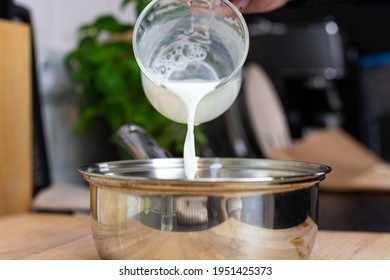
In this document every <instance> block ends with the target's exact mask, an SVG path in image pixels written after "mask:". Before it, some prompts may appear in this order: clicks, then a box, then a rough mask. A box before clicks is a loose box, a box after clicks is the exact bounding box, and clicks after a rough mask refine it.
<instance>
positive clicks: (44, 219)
mask: <svg viewBox="0 0 390 280" xmlns="http://www.w3.org/2000/svg"><path fill="white" fill-rule="evenodd" d="M389 244H390V233H370V232H346V231H319V233H318V236H317V240H316V244H315V246H314V250H313V253H312V255H311V257H310V259H317V260H333V259H335V260H342V259H347V260H353V259H359V260H369V259H372V260H384V259H390V250H389V247H390V245H389ZM0 259H2V260H12V259H30V260H32V259H40V260H49V259H55V260H95V259H99V257H98V255H97V252H96V249H95V246H94V243H93V239H92V233H91V228H90V218H89V217H85V216H69V215H54V214H32V213H31V214H20V215H9V216H3V217H0Z"/></svg>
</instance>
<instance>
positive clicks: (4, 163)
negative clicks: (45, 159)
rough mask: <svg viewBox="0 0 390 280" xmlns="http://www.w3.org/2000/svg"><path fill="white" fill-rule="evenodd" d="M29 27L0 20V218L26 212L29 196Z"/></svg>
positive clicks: (30, 141) (30, 176)
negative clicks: (0, 216) (9, 214)
mask: <svg viewBox="0 0 390 280" xmlns="http://www.w3.org/2000/svg"><path fill="white" fill-rule="evenodd" d="M30 59H31V47H30V29H29V26H28V25H26V24H22V23H16V22H11V21H7V20H0V162H1V165H0V215H4V214H8V213H14V212H23V211H27V210H29V207H30V201H31V193H32V121H31V119H32V118H31V112H32V108H31V106H32V105H31V63H30Z"/></svg>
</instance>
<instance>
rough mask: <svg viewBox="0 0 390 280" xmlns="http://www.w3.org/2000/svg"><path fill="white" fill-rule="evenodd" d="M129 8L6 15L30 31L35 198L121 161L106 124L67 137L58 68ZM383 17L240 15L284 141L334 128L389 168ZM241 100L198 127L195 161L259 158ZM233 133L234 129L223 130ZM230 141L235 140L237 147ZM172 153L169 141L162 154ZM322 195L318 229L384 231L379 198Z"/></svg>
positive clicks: (74, 93)
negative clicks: (274, 98)
mask: <svg viewBox="0 0 390 280" xmlns="http://www.w3.org/2000/svg"><path fill="white" fill-rule="evenodd" d="M5 2H6V1H2V3H5ZM125 2H126V5H125V7H124V8H123V9H121V8H120V7H121V5H123V3H125ZM127 2H130V3H127ZM134 2H136V1H133V2H131V1H121V0H83V1H82V2H80V1H76V0H67V1H64V0H15V1H14V4H15V5H17V6H20V7H21V8H22V10H23V9H25V10H24V11H27V12H28V15H29V17H27V18H26V17H24V18H23V16H22V15H23V13H22V12H21V13H19V14H17V15H13V17H15V18H16V19H19V20H25V21H26V20H27V21H30V23H31V24H32V27H33V37H32V38H33V44H34V48H33V53H34V58H35V66H36V67H35V69H36V76H35V78H34V81H35V83H36V89H35V92H36V94H37V96H36V98H37V102H36V103H34V104H35V105H34V106H36V107H35V116H36V117H35V118H34V130H35V131H34V132H35V134H36V135H35V137H36V138H35V141H34V194H37V193H39V191H41V190H43V189H45V188H48V187H49V186H51V185H53V184H56V183H65V184H69V185H71V186H72V187H78V188H81V189H82V188H85V189H87V188H86V184H85V182H84V180H83V179H82V177H81V175H80V174H79V173H78V171H77V169H78V167H79V166H81V165H84V164H89V163H94V162H101V161H109V160H117V159H120V158H121V155H120V154H119V153H118V147H117V146H116V144H115V142H114V141H112V131H111V130H112V126H110V125H108V124H107V123H106V122H104V121H98V120H99V118H97V119H96V120H95V121H93V122H94V123H95V125H94V126H91V127H90V128H89V129H82V130H81V132H79V133H76V132H75V126H77V123H78V121H79V120H80V112H79V97H78V90H79V88H78V87H77V83H75V78H74V76H72V73H70V72H71V71H70V68H69V65H66V63H65V61H64V60H65V58H66V57H67V56H68V55H69V54H70V53H71V52H72V51H74V50H76V49H78V50H80V37H79V35H80V33H79V32H78V30H79V29H80V27H82V26H85V24H91V23H93V22H95V23H97V22H96V19H97V18H99V17H101V16H102V15H106V14H111V15H113V16H114V17H115V19H116V20H118V21H120V22H125V23H129V24H131V23H133V22H134V20H135V19H136V16H137V12H136V3H134ZM389 14H390V5H387V4H366V5H362V6H353V5H344V4H339V5H333V6H321V7H313V8H290V7H283V8H281V9H278V10H276V11H273V12H269V13H265V14H253V15H246V16H245V17H246V20H247V23H248V25H249V29H250V35H251V46H250V50H249V55H248V60H247V63H248V64H249V63H251V62H254V63H257V64H258V65H261V66H262V68H263V69H264V70H265V72H266V73H267V74H268V75H269V77H270V79H271V80H272V82H273V85H274V86H275V89H276V92H277V93H278V98H280V101H281V104H282V107H283V112H284V113H285V116H286V119H287V123H288V127H289V130H290V131H289V132H290V133H291V137H292V139H293V140H295V139H300V138H302V137H304V136H305V135H307V134H309V133H310V132H311V131H313V130H315V129H318V128H330V127H340V128H342V129H343V130H345V131H346V132H347V133H349V134H350V135H352V136H353V137H354V138H355V139H357V140H358V141H359V142H360V143H362V144H363V145H364V146H365V147H366V148H367V149H369V151H371V152H372V153H373V154H375V155H377V156H378V157H380V158H381V159H383V160H384V161H385V162H387V161H389V160H390V36H389V35H390V30H389V28H388V27H389V26H390V18H389V16H388V15H389ZM95 27H96V26H95ZM121 28H124V27H123V26H121ZM87 29H88V28H87V27H86V28H85V30H87ZM119 29H120V28H119ZM124 30H125V31H128V30H126V28H124ZM111 31H112V30H111ZM117 31H118V30H115V32H117ZM112 33H114V32H112ZM119 33H120V32H119ZM123 33H126V32H123ZM78 59H80V58H78ZM124 79H127V77H125V78H124ZM79 81H80V80H79ZM141 94H142V93H140V95H141ZM243 96H244V95H240V96H239V98H238V100H237V102H236V103H235V105H234V106H233V108H232V110H230V112H228V113H227V114H225V115H223V116H221V117H220V118H218V119H216V120H214V121H212V122H210V123H207V124H205V125H204V126H202V131H201V132H199V139H201V138H202V137H203V138H204V139H207V142H206V141H203V140H202V141H200V142H201V143H200V144H201V148H200V151H201V152H200V154H202V155H206V156H241V157H265V155H264V151H263V150H262V147H261V145H259V144H258V143H255V142H256V139H255V137H254V135H253V131H251V130H252V129H251V126H250V125H248V124H249V123H251V121H253V120H250V119H248V118H249V116H248V115H247V114H246V112H247V108H246V105H245V102H244V101H243V100H242V98H244V97H243ZM150 114H152V113H150ZM139 119H140V122H141V124H142V122H153V120H150V119H147V120H146V121H145V120H144V119H143V117H142V116H140V117H139ZM134 122H135V123H137V120H135V121H134ZM156 122H157V120H156ZM40 125H41V127H40ZM232 128H238V130H237V129H236V130H235V131H233V132H232ZM170 129H172V130H169V131H174V129H182V128H170ZM229 131H230V132H229ZM237 131H238V132H237ZM165 133H166V134H167V133H168V132H165ZM169 133H171V132H169ZM229 133H230V134H229ZM232 133H233V134H234V133H239V137H238V138H240V139H241V141H240V142H239V143H238V142H237V135H236V136H235V137H232V136H231V135H232ZM227 134H229V135H227ZM172 135H173V134H172ZM172 135H171V136H170V137H171V138H175V137H176V138H177V137H178V136H177V135H179V136H180V135H183V134H180V133H179V134H176V136H172ZM152 136H154V137H156V138H158V135H157V136H156V135H152ZM183 137H184V136H183ZM203 138H202V139H203ZM168 142H169V140H168ZM176 144H177V143H176ZM179 144H180V143H179ZM172 145H173V144H172V143H171V144H169V143H168V147H170V148H172ZM389 190H390V182H389ZM322 196H323V200H322V201H323V203H322V205H324V207H327V205H329V204H327V203H334V205H335V207H333V208H332V210H328V211H321V212H320V213H327V214H322V215H323V216H324V217H323V219H322V220H320V222H321V223H322V224H321V223H320V225H321V227H322V228H325V229H358V230H375V231H389V230H390V217H388V216H387V215H385V214H384V213H386V212H387V213H389V211H388V210H389V208H390V199H389V198H387V196H386V194H383V193H381V194H376V193H372V192H369V191H368V192H359V193H352V194H351V193H345V194H340V193H338V194H336V195H335V194H333V193H330V194H329V193H326V192H324V194H323V195H322ZM362 205H368V206H367V207H362ZM373 205H375V207H373ZM327 208H328V207H327ZM340 211H341V212H345V215H344V218H340V217H339V218H338V219H337V220H336V219H335V218H334V217H335V216H338V214H339V213H340ZM372 217H376V218H375V219H373V218H372Z"/></svg>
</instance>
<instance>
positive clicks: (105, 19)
mask: <svg viewBox="0 0 390 280" xmlns="http://www.w3.org/2000/svg"><path fill="white" fill-rule="evenodd" d="M93 26H94V27H95V28H96V29H97V30H98V31H108V32H113V33H118V32H126V31H129V30H131V29H132V27H133V26H132V25H131V24H124V23H121V22H119V21H118V20H117V19H116V18H115V17H114V16H112V15H103V16H100V17H98V18H97V19H96V20H95V23H94V25H93Z"/></svg>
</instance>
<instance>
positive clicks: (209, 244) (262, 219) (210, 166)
mask: <svg viewBox="0 0 390 280" xmlns="http://www.w3.org/2000/svg"><path fill="white" fill-rule="evenodd" d="M330 170H331V169H330V167H328V166H325V165H321V164H315V163H306V162H296V161H277V160H266V159H240V158H201V159H199V161H198V172H197V178H196V179H195V180H187V179H186V178H185V174H184V168H183V160H182V159H178V158H160V159H146V160H130V161H117V162H105V163H98V164H92V165H88V166H83V167H81V168H80V172H81V173H82V174H83V176H84V178H85V180H87V181H88V182H89V184H90V188H91V214H92V232H93V237H94V241H95V245H96V248H97V251H98V253H99V256H100V257H101V258H103V259H306V258H308V257H309V255H310V253H311V251H312V248H313V245H314V240H315V237H316V233H317V216H318V214H317V208H318V186H319V183H320V181H321V180H323V179H324V178H325V175H326V174H327V173H328V172H330Z"/></svg>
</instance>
